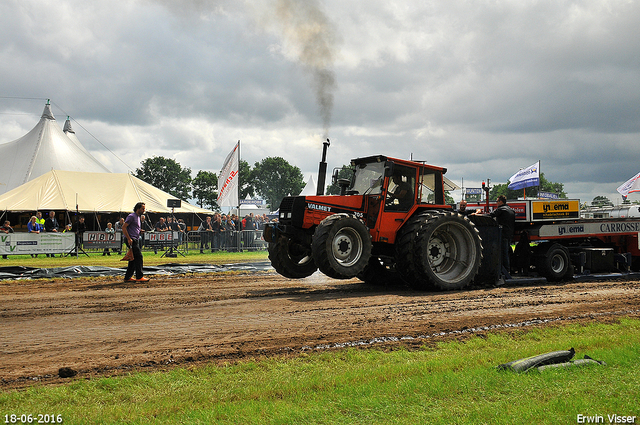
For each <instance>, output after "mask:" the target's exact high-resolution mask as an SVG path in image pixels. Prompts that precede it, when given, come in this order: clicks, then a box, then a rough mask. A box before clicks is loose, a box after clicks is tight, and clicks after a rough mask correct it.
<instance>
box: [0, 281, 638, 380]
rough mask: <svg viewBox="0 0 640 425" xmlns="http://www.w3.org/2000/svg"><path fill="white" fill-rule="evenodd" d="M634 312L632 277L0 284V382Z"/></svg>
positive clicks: (417, 340) (409, 342) (397, 341)
mask: <svg viewBox="0 0 640 425" xmlns="http://www.w3.org/2000/svg"><path fill="white" fill-rule="evenodd" d="M622 316H634V317H638V316H640V281H639V280H625V279H616V280H607V281H590V282H575V281H574V282H569V283H554V284H551V283H542V284H530V285H527V286H519V287H514V286H502V287H497V288H480V289H472V290H467V291H463V292H448V293H442V292H416V291H413V290H410V289H405V288H382V287H377V286H370V285H365V284H362V283H360V281H358V280H357V279H353V280H348V281H339V280H333V279H329V278H326V277H324V276H323V275H321V274H315V275H313V276H311V277H309V278H307V279H301V280H290V279H285V278H283V277H281V276H279V275H277V274H275V273H274V272H258V273H245V274H242V273H221V274H208V275H197V274H194V275H189V276H179V277H156V278H153V279H152V280H151V281H150V282H148V283H146V284H136V283H123V282H122V281H121V278H114V277H104V278H92V279H64V280H63V279H56V280H33V281H29V280H18V281H0V321H1V325H0V386H2V387H4V388H11V387H23V386H27V385H32V384H33V383H45V384H56V383H60V382H63V381H64V380H63V379H62V378H60V377H59V376H58V372H59V369H60V368H62V367H67V368H71V369H73V370H75V371H77V372H78V375H77V377H80V378H86V377H92V376H106V375H114V374H120V373H126V372H130V371H132V370H154V369H167V368H171V367H175V365H180V366H187V365H191V364H199V363H204V362H212V361H236V360H239V359H244V358H254V357H263V356H273V355H298V354H299V353H302V352H308V351H319V350H330V349H340V348H341V347H345V346H364V347H371V346H373V347H388V346H391V347H395V346H398V345H404V346H408V347H410V348H417V347H420V346H422V345H423V344H425V343H427V344H428V343H431V342H433V341H440V340H443V339H447V338H449V339H450V338H466V337H468V335H470V334H472V333H477V332H480V333H482V332H487V331H510V330H512V329H514V327H515V328H517V329H523V328H524V329H527V328H530V327H532V326H553V325H557V324H562V323H570V322H576V321H612V320H617V319H618V318H620V317H622Z"/></svg>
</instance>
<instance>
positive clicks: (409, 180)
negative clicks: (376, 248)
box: [334, 156, 449, 243]
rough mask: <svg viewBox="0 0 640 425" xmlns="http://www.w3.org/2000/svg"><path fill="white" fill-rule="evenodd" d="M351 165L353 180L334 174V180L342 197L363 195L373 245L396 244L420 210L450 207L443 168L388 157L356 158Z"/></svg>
mask: <svg viewBox="0 0 640 425" xmlns="http://www.w3.org/2000/svg"><path fill="white" fill-rule="evenodd" d="M351 166H352V167H353V169H354V173H353V176H352V178H351V179H350V180H347V179H343V180H340V179H337V173H335V172H334V181H337V183H338V184H339V185H340V186H341V194H342V195H347V196H349V195H360V196H363V198H364V199H363V203H364V214H365V223H366V225H367V227H368V228H369V229H371V236H372V239H373V241H374V242H386V243H394V241H395V235H396V233H397V231H398V229H399V228H400V227H401V226H402V225H403V224H404V223H405V222H406V220H407V219H408V218H409V217H411V216H412V215H413V214H414V213H415V212H416V210H418V209H432V208H440V209H442V208H449V207H447V206H446V205H444V187H443V174H444V172H446V169H444V168H440V167H434V166H430V165H426V164H424V163H420V162H414V161H405V160H402V159H396V158H390V157H386V156H370V157H365V158H358V159H354V160H352V161H351Z"/></svg>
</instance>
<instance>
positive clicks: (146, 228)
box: [122, 214, 153, 249]
mask: <svg viewBox="0 0 640 425" xmlns="http://www.w3.org/2000/svg"><path fill="white" fill-rule="evenodd" d="M122 220H123V221H124V219H122ZM147 232H153V228H152V227H151V224H149V220H147V216H146V215H145V214H142V215H141V216H140V249H142V248H143V247H144V234H145V233H147ZM122 240H124V236H123V237H122Z"/></svg>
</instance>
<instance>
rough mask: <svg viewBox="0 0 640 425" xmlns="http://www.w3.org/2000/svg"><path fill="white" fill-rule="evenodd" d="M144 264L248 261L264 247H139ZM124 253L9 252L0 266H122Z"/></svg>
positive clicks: (263, 254)
mask: <svg viewBox="0 0 640 425" xmlns="http://www.w3.org/2000/svg"><path fill="white" fill-rule="evenodd" d="M142 254H143V257H144V264H145V265H147V266H157V265H159V264H168V263H180V264H188V263H192V264H193V263H200V264H202V263H204V264H229V263H238V262H252V261H265V260H267V255H268V254H267V251H243V252H226V251H218V252H210V251H209V252H205V253H204V254H200V251H198V250H192V251H189V252H188V253H185V256H184V257H183V256H182V255H178V256H177V257H175V258H168V257H163V256H162V254H163V251H159V252H158V253H157V254H154V253H153V251H143V253H142ZM123 256H124V252H123V253H122V255H118V253H115V252H114V253H111V255H109V256H106V255H105V256H103V255H102V253H101V252H99V253H89V254H88V256H86V255H80V256H78V257H77V258H76V257H75V256H66V257H65V256H62V257H61V256H59V255H58V256H56V257H54V258H50V257H46V256H45V255H44V254H40V255H38V257H37V258H32V257H31V256H30V255H10V256H8V258H7V259H6V260H5V259H0V267H2V266H24V267H42V268H50V267H68V266H76V265H82V266H105V267H126V266H127V262H125V261H120V259H121V258H122V257H123Z"/></svg>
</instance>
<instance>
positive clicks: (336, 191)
mask: <svg viewBox="0 0 640 425" xmlns="http://www.w3.org/2000/svg"><path fill="white" fill-rule="evenodd" d="M351 177H353V167H351V166H349V165H343V166H342V168H339V169H338V178H339V179H347V180H351ZM329 178H331V177H329ZM326 193H327V195H340V186H338V183H337V182H332V183H331V184H330V185H328V186H327V192H326Z"/></svg>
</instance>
